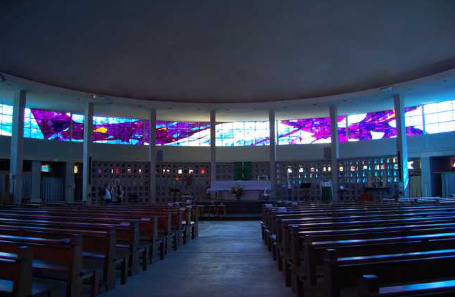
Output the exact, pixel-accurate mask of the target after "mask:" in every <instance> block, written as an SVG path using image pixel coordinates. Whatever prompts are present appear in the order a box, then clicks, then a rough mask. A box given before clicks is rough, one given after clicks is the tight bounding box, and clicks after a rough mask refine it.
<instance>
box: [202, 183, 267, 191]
mask: <svg viewBox="0 0 455 297" xmlns="http://www.w3.org/2000/svg"><path fill="white" fill-rule="evenodd" d="M238 186H240V187H242V188H243V189H244V190H245V191H264V190H270V189H271V187H272V185H271V183H270V181H268V180H222V181H214V182H212V183H211V184H210V188H208V189H207V192H216V191H230V190H231V189H232V188H233V187H238Z"/></svg>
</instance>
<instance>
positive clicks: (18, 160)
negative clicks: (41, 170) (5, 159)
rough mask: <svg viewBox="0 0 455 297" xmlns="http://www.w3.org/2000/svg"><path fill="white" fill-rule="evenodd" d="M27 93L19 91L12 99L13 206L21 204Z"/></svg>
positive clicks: (11, 177) (11, 165)
mask: <svg viewBox="0 0 455 297" xmlns="http://www.w3.org/2000/svg"><path fill="white" fill-rule="evenodd" d="M26 101H27V93H26V92H25V91H19V92H17V93H15V94H14V99H13V133H12V137H11V159H10V175H9V178H10V186H9V189H10V193H11V195H12V196H13V201H14V203H15V204H20V203H21V202H22V168H23V162H24V109H25V102H26Z"/></svg>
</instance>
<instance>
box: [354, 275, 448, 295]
mask: <svg viewBox="0 0 455 297" xmlns="http://www.w3.org/2000/svg"><path fill="white" fill-rule="evenodd" d="M379 283H380V281H379V278H378V277H377V276H376V275H363V276H362V278H361V279H360V282H359V289H358V296H359V297H412V296H438V297H449V296H454V295H455V280H454V279H449V280H444V281H431V282H429V281H426V282H419V283H415V282H414V283H412V284H407V285H396V286H380V285H379Z"/></svg>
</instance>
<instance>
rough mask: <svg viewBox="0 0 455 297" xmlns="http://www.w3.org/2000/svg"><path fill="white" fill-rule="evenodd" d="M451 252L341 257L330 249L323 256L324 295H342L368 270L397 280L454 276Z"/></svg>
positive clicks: (384, 279)
mask: <svg viewBox="0 0 455 297" xmlns="http://www.w3.org/2000/svg"><path fill="white" fill-rule="evenodd" d="M452 252H453V250H451V251H431V252H427V253H426V252H422V253H414V254H412V253H410V254H409V253H408V254H406V253H405V254H398V255H395V254H391V255H379V256H365V257H348V258H340V257H338V256H337V251H336V250H333V249H329V250H327V252H326V255H325V257H324V275H325V278H324V283H323V287H324V288H325V296H327V297H340V296H341V290H342V289H344V288H356V287H357V285H358V280H359V278H360V277H361V276H362V275H364V274H365V273H368V274H374V275H378V277H379V278H380V279H381V281H383V282H388V283H392V282H395V283H398V282H407V281H413V280H416V279H425V278H427V279H428V278H433V279H435V278H444V277H446V278H450V277H453V267H454V265H455V254H454V253H452Z"/></svg>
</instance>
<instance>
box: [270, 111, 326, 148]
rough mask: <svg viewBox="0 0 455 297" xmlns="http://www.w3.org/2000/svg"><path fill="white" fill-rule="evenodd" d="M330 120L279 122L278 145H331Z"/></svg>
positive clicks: (315, 119) (314, 119) (313, 119)
mask: <svg viewBox="0 0 455 297" xmlns="http://www.w3.org/2000/svg"><path fill="white" fill-rule="evenodd" d="M330 135H331V132H330V118H329V117H327V118H312V119H296V120H286V121H278V144H310V143H330V140H331V137H330Z"/></svg>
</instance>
